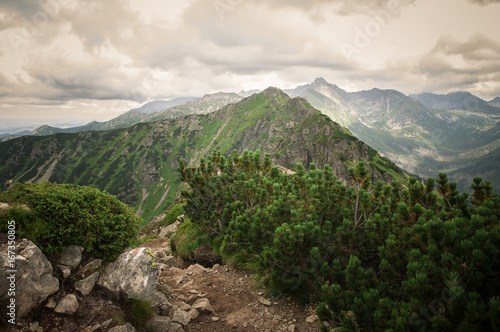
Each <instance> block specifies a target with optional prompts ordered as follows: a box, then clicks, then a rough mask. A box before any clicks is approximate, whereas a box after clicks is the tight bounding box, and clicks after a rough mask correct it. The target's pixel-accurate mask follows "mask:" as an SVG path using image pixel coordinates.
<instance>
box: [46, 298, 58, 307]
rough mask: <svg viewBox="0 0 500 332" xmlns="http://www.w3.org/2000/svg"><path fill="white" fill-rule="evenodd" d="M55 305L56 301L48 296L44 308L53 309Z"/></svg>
mask: <svg viewBox="0 0 500 332" xmlns="http://www.w3.org/2000/svg"><path fill="white" fill-rule="evenodd" d="M56 306H57V301H56V299H55V298H54V297H49V299H48V300H47V303H45V308H47V309H51V310H52V309H54V308H55V307H56Z"/></svg>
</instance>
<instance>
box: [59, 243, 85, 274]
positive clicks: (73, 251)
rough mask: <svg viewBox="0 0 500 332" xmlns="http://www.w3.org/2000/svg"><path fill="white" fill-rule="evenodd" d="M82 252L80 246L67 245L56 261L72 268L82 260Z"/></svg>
mask: <svg viewBox="0 0 500 332" xmlns="http://www.w3.org/2000/svg"><path fill="white" fill-rule="evenodd" d="M82 253H83V248H82V247H79V246H69V247H67V248H66V249H65V250H64V251H63V252H62V253H61V257H59V260H58V263H59V264H62V265H66V266H69V267H71V268H72V269H74V268H76V267H77V266H78V265H79V264H80V262H81V261H82Z"/></svg>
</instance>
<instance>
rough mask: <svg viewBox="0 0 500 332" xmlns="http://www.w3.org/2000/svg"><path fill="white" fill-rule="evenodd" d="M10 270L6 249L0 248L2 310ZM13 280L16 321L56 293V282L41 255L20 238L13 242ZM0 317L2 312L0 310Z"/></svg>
mask: <svg viewBox="0 0 500 332" xmlns="http://www.w3.org/2000/svg"><path fill="white" fill-rule="evenodd" d="M0 247H2V246H1V245H0ZM11 269H12V268H11V267H10V266H9V259H8V251H7V247H6V246H5V248H3V247H2V248H1V249H0V280H2V281H1V282H0V306H1V307H2V308H5V307H4V306H6V305H7V302H9V301H10V297H9V296H8V290H9V286H10V283H9V282H8V280H9V279H7V277H10V276H11V273H10V272H8V271H9V270H11ZM15 270H17V272H16V273H15V277H16V319H20V318H22V317H23V316H25V315H26V314H27V313H28V312H30V311H31V310H32V309H33V308H34V307H36V306H37V305H40V304H41V303H42V302H43V301H45V299H47V297H49V296H50V295H52V294H54V293H55V292H57V291H58V290H59V280H58V279H57V278H55V277H54V276H53V275H52V274H53V268H52V265H51V264H50V262H49V261H48V260H47V258H46V257H45V255H44V254H43V253H42V252H41V251H40V249H38V247H37V246H36V245H35V244H34V243H33V242H31V241H28V240H26V239H23V240H22V242H20V243H17V255H16V259H15ZM0 313H1V314H2V315H4V314H5V310H2V311H0Z"/></svg>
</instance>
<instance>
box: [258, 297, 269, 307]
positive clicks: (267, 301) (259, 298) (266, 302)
mask: <svg viewBox="0 0 500 332" xmlns="http://www.w3.org/2000/svg"><path fill="white" fill-rule="evenodd" d="M258 300H259V302H260V303H262V304H263V305H266V306H270V305H271V301H269V300H267V299H265V298H263V297H262V296H259V297H258Z"/></svg>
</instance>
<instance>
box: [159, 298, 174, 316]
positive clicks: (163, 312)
mask: <svg viewBox="0 0 500 332" xmlns="http://www.w3.org/2000/svg"><path fill="white" fill-rule="evenodd" d="M172 308H173V306H172V304H171V303H170V302H168V301H167V302H165V303H163V304H162V306H161V307H160V313H161V315H162V316H168V315H169V314H170V310H172Z"/></svg>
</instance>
